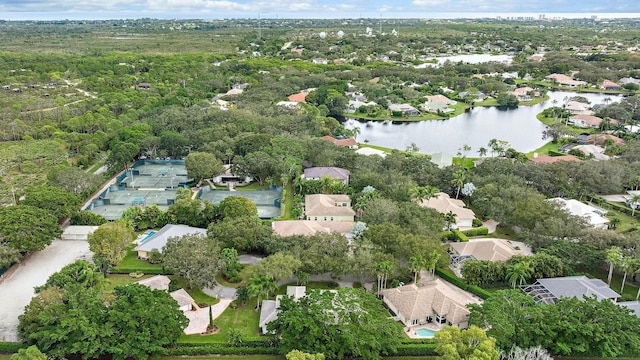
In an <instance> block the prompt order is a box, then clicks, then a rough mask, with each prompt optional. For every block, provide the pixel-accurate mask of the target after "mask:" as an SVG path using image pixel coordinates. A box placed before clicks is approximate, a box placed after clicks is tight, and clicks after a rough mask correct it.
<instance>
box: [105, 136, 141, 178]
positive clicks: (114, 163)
mask: <svg viewBox="0 0 640 360" xmlns="http://www.w3.org/2000/svg"><path fill="white" fill-rule="evenodd" d="M139 152H140V147H139V146H138V145H136V144H132V143H127V142H119V143H116V144H115V145H114V146H112V147H111V150H110V151H109V156H108V157H107V161H106V164H107V167H108V168H109V172H111V173H115V172H117V171H119V170H121V169H123V168H125V167H126V165H127V164H128V163H129V162H130V161H133V158H134V157H136V155H138V153H139Z"/></svg>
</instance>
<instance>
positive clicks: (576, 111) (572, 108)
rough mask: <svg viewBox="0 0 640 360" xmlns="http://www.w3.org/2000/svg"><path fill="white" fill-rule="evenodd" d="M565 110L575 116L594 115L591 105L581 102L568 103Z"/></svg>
mask: <svg viewBox="0 0 640 360" xmlns="http://www.w3.org/2000/svg"><path fill="white" fill-rule="evenodd" d="M564 109H565V110H567V111H569V112H570V113H572V114H573V115H593V114H594V112H593V110H591V105H590V104H587V103H583V102H580V101H573V100H570V101H567V103H566V104H565V105H564Z"/></svg>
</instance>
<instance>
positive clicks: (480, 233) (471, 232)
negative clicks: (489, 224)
mask: <svg viewBox="0 0 640 360" xmlns="http://www.w3.org/2000/svg"><path fill="white" fill-rule="evenodd" d="M462 233H463V234H465V235H467V236H483V235H487V234H489V229H488V228H486V227H479V228H475V229H469V230H464V231H463V232H462Z"/></svg>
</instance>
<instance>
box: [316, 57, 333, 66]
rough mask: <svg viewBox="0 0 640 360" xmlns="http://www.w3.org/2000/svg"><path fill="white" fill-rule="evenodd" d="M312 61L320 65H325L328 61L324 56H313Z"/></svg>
mask: <svg viewBox="0 0 640 360" xmlns="http://www.w3.org/2000/svg"><path fill="white" fill-rule="evenodd" d="M312 61H313V63H314V64H320V65H327V64H328V63H329V60H327V59H325V58H315V59H313V60H312Z"/></svg>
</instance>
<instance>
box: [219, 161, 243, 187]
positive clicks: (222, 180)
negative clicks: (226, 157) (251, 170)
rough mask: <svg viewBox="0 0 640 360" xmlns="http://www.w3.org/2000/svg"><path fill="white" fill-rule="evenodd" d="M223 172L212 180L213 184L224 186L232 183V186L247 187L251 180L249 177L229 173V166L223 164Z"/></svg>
mask: <svg viewBox="0 0 640 360" xmlns="http://www.w3.org/2000/svg"><path fill="white" fill-rule="evenodd" d="M222 166H223V167H224V172H223V173H222V174H219V175H218V176H216V177H214V178H213V182H214V183H215V184H222V185H226V184H228V183H230V182H233V183H234V185H241V186H242V185H247V184H249V183H250V182H251V181H252V180H253V178H252V177H250V176H238V175H235V174H234V173H233V172H231V164H224V165H222Z"/></svg>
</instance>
